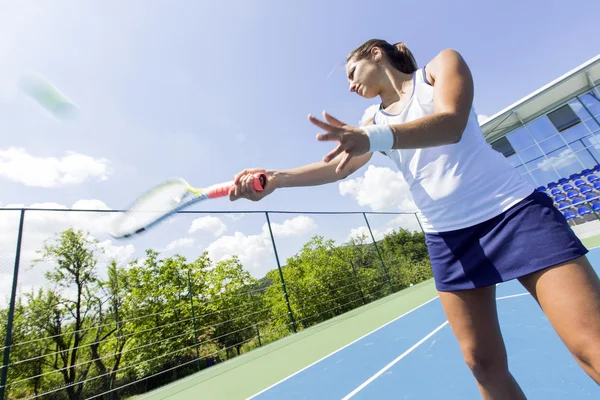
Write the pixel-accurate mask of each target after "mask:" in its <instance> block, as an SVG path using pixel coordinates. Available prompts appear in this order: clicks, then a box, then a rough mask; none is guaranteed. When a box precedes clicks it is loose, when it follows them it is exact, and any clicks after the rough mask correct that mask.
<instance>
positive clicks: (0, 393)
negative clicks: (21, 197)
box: [0, 209, 25, 400]
mask: <svg viewBox="0 0 600 400" xmlns="http://www.w3.org/2000/svg"><path fill="white" fill-rule="evenodd" d="M24 220H25V210H24V209H21V216H20V219H19V232H18V234H17V250H16V254H15V268H14V271H13V281H12V291H11V293H10V306H9V309H8V321H7V323H6V339H5V340H4V358H3V360H2V375H1V376H2V377H1V378H0V400H4V394H5V393H6V380H7V378H8V361H9V359H10V346H11V344H12V325H13V320H14V316H15V301H16V298H17V280H18V278H19V263H20V262H21V242H22V239H23V222H24Z"/></svg>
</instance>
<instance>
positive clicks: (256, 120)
mask: <svg viewBox="0 0 600 400" xmlns="http://www.w3.org/2000/svg"><path fill="white" fill-rule="evenodd" d="M598 15H600V4H598V3H597V2H592V1H588V2H586V3H585V4H580V5H579V6H577V7H569V6H568V5H566V4H565V3H564V2H561V3H559V2H557V1H547V0H546V1H541V0H539V1H530V2H517V1H512V0H511V1H502V2H490V1H487V2H481V1H474V0H473V1H466V0H464V1H453V2H448V1H429V2H427V3H422V2H398V1H371V2H357V1H327V2H323V3H320V2H316V1H303V2H294V3H290V2H276V1H254V0H247V1H238V0H235V1H228V2H217V1H212V2H206V1H205V2H192V1H177V2H168V3H167V2H159V1H127V2H116V1H103V2H99V1H96V2H91V1H89V2H76V1H56V2H52V3H48V2H42V3H39V2H3V3H2V4H1V5H0V26H2V27H3V29H2V35H1V38H0V58H1V59H2V63H0V135H1V136H0V137H1V141H0V185H1V187H2V190H1V191H0V205H2V206H7V205H25V206H31V205H33V204H41V203H42V204H46V205H47V206H56V205H59V206H64V207H67V208H70V207H72V206H74V205H76V206H79V207H83V206H86V207H89V206H99V207H108V208H122V207H125V206H126V205H127V204H128V203H129V202H130V201H131V200H132V199H133V198H134V197H135V196H137V195H138V194H139V193H140V192H141V191H144V190H146V189H147V188H148V187H150V186H152V185H154V184H156V183H158V182H160V181H162V180H164V179H166V178H170V177H173V176H182V177H184V178H186V179H188V180H189V181H190V182H191V183H192V184H194V185H198V186H202V185H205V184H212V183H214V182H219V181H222V180H229V179H231V178H232V177H233V175H234V174H235V173H236V172H238V171H239V170H241V169H243V168H246V167H254V166H257V167H264V168H290V167H295V166H299V165H302V164H305V163H308V162H313V161H315V160H319V159H320V158H321V157H322V156H323V155H324V154H326V153H327V152H328V151H329V150H330V146H329V145H327V144H322V143H317V141H316V140H315V135H316V133H317V130H316V129H315V127H314V126H313V125H311V124H310V123H309V122H308V121H307V119H306V116H307V115H308V114H309V113H313V114H317V115H320V113H321V111H322V110H324V109H325V110H327V111H329V112H330V113H331V114H333V115H334V116H336V117H338V118H339V119H341V120H343V121H348V122H350V123H356V122H357V121H358V120H359V119H360V118H361V116H362V113H363V110H364V109H365V108H366V107H367V106H369V105H371V104H372V103H374V101H366V100H364V99H362V98H360V97H358V96H356V95H355V94H352V93H350V92H349V91H348V85H347V82H346V78H345V73H344V69H343V62H344V60H345V57H346V55H347V54H348V52H350V51H351V50H352V49H353V48H355V47H356V46H358V45H359V44H361V43H362V42H363V41H365V40H367V39H370V38H374V37H376V38H383V39H387V40H388V41H390V42H396V41H404V42H406V43H407V44H408V46H409V47H410V48H411V50H412V51H413V52H414V54H415V56H416V58H417V61H418V63H419V65H420V66H422V65H424V64H425V63H426V62H428V61H429V60H430V59H431V58H433V57H434V56H435V55H436V54H437V53H438V52H439V51H441V50H443V49H445V48H454V49H456V50H458V51H459V52H461V53H462V55H463V56H464V57H465V59H466V60H467V62H468V64H469V65H470V67H471V70H472V72H473V76H474V79H475V87H476V93H475V108H476V110H477V112H478V113H479V114H483V115H492V114H494V113H495V112H497V111H499V110H500V109H502V108H504V107H506V106H507V105H509V104H511V103H513V102H515V101H517V100H518V99H520V98H522V97H523V96H525V95H527V94H529V93H530V92H531V91H533V90H536V89H537V88H539V87H540V86H542V85H544V84H546V83H548V82H549V81H551V80H553V79H555V78H557V77H558V76H560V75H562V74H564V73H565V72H567V71H568V70H570V69H572V68H574V67H576V66H578V65H580V64H581V63H583V62H585V61H586V60H588V59H590V58H591V57H593V56H595V55H597V53H598V47H597V46H596V45H595V43H596V42H597V41H596V40H594V39H595V38H596V37H597V32H598ZM335 67H338V68H337V69H335V70H334V72H333V73H331V71H332V70H333V69H334V68H335ZM31 70H33V71H37V72H39V73H41V74H43V75H44V76H46V77H47V78H48V79H50V80H51V81H52V82H53V83H54V84H55V85H56V86H57V87H58V88H60V89H61V90H62V91H63V92H64V93H65V94H66V95H67V96H69V97H70V98H71V99H73V101H74V102H75V103H76V104H77V106H78V107H79V109H80V114H79V116H78V117H77V118H76V119H73V120H69V121H62V122H61V121H59V120H57V119H56V118H54V117H52V116H51V115H49V114H48V113H47V112H46V111H45V110H43V109H42V108H41V107H39V105H38V104H36V103H34V102H33V101H31V99H29V98H28V97H27V96H26V95H25V94H24V93H23V92H21V91H19V88H18V79H19V77H20V76H21V74H23V73H24V72H26V71H31ZM330 73H331V75H330ZM277 147H280V148H281V149H283V150H281V151H276V150H275V149H276V148H277ZM371 165H372V166H371V167H368V168H363V169H362V170H360V171H358V172H357V173H356V174H355V175H354V176H352V177H350V178H349V179H348V180H347V181H345V182H342V183H339V184H332V185H328V186H323V187H317V188H302V189H288V190H282V191H279V192H276V193H275V194H273V195H272V196H270V197H269V198H267V199H265V200H264V201H262V202H260V203H251V202H247V201H238V202H235V203H230V202H228V201H227V200H218V201H215V202H213V203H211V204H203V205H202V207H201V208H202V209H206V207H208V208H210V209H218V210H226V211H230V210H231V211H237V210H262V209H271V210H313V211H314V210H320V211H325V210H334V211H371V210H378V211H380V210H389V211H398V210H399V208H402V207H405V206H407V205H409V204H410V200H409V199H408V198H407V193H406V187H405V186H404V185H403V181H402V179H401V177H400V176H399V175H398V174H396V172H395V170H393V167H394V166H393V164H392V163H391V162H390V161H388V160H386V159H385V158H384V157H382V156H376V157H374V158H373V161H372V163H371ZM76 167H82V168H83V169H81V170H79V172H77V171H75V168H76ZM211 169H212V172H209V170H211ZM37 172H41V173H42V175H41V176H42V177H41V178H39V177H35V176H34V173H37ZM382 183H386V185H383V184H382ZM82 201H83V202H82ZM216 217H219V218H220V220H218V221H217V220H216V219H205V220H203V222H202V224H200V225H197V226H202V228H198V229H197V230H196V231H194V232H193V233H191V234H190V233H189V231H190V230H191V229H190V227H191V225H190V224H191V220H190V221H185V223H184V221H183V220H180V221H175V222H173V223H172V224H169V225H167V226H165V227H162V228H160V229H159V230H158V231H157V232H156V233H154V234H152V235H148V237H145V238H142V239H137V240H136V241H130V242H127V243H108V242H107V246H109V245H110V246H113V247H111V248H116V249H117V250H118V249H120V250H119V251H122V252H124V254H127V255H130V253H132V254H138V253H139V252H141V251H142V250H143V248H144V246H145V245H146V244H148V245H150V244H151V243H153V242H152V241H153V240H156V241H157V242H161V243H162V242H164V243H162V244H160V246H167V245H168V244H170V243H173V241H176V240H179V241H180V243H181V244H182V246H184V245H185V246H188V247H187V250H186V251H190V254H198V251H199V249H202V248H206V246H209V245H210V244H211V243H213V242H214V241H215V240H220V244H219V245H220V246H222V248H223V249H224V250H222V252H223V253H226V252H227V249H229V250H231V249H235V246H238V245H239V244H240V243H243V242H244V240H246V241H247V242H248V240H249V242H248V243H253V242H252V240H253V239H252V238H253V237H255V236H257V237H259V239H256V238H255V239H256V240H259V241H260V240H262V239H261V238H260V235H261V230H262V224H263V222H264V220H260V221H259V220H257V219H256V218H258V217H256V218H255V217H252V218H255V220H254V221H250V220H251V219H252V218H250V217H248V218H242V219H235V220H234V218H232V217H226V216H216ZM294 217H295V215H291V216H281V218H280V217H279V216H278V217H277V218H275V217H274V219H277V221H278V223H280V224H281V229H282V231H281V232H283V233H281V237H282V238H284V237H285V238H287V239H286V240H287V242H286V243H289V245H283V246H284V248H285V249H284V250H282V251H283V253H284V254H286V255H289V254H292V253H293V252H294V251H295V250H297V249H298V247H299V246H300V244H301V243H302V242H303V241H304V240H305V239H307V238H308V237H310V235H311V234H313V233H321V234H325V235H326V236H331V237H335V238H336V239H339V240H342V239H345V238H346V237H347V236H348V235H349V233H350V231H351V229H357V228H358V227H359V226H361V224H362V222H361V220H360V218H358V217H357V220H356V222H354V221H349V220H348V219H343V218H341V219H339V221H341V222H339V223H338V222H329V220H328V219H326V218H324V217H323V218H320V217H310V218H311V219H310V220H309V219H296V220H293V218H294ZM4 220H5V221H7V219H6V218H5V219H4ZM286 220H289V221H291V222H288V223H287V224H288V225H285V223H286V222H285V221H286ZM391 220H393V218H392V217H390V218H389V219H387V220H385V221H384V220H381V221H379V222H378V224H379V225H378V226H376V228H377V229H378V230H379V231H380V232H384V231H385V230H386V229H389V228H390V227H395V226H397V225H398V223H397V222H394V223H390V221H391ZM69 221H70V220H69ZM63 222H65V221H63ZM71 222H72V221H71ZM13 223H14V221H12V222H10V223H9V222H5V223H4V224H5V225H6V224H9V225H10V224H13ZM65 223H66V222H65ZM220 223H222V224H224V225H225V226H226V228H225V229H226V230H225V231H223V228H222V225H221V224H220ZM313 223H314V225H313ZM294 224H295V225H294ZM394 224H396V225H394ZM402 224H405V225H406V226H414V220H411V221H410V222H402ZM363 225H364V224H363ZM40 226H45V227H46V228H48V231H46V230H44V231H43V232H41V233H40V234H39V235H40V237H43V236H44V235H45V234H46V233H48V232H50V231H52V229H53V227H54V228H56V227H58V226H59V225H57V224H54V223H50V222H47V221H45V220H44V218H43V217H40ZM98 226H100V225H98V224H95V225H94V226H93V228H94V229H96V230H97V231H98V232H96V233H97V235H98V236H99V237H100V238H101V240H106V238H105V237H104V236H102V232H101V231H100V230H99V228H98ZM9 228H10V227H6V229H7V230H8V231H11V229H9ZM31 229H32V230H33V229H34V228H33V227H32V228H31ZM40 229H41V228H40ZM286 229H288V231H289V232H292V233H288V236H285V235H286V233H285V232H288V231H286ZM311 229H312V230H311ZM361 229H362V228H361ZM236 231H237V232H239V233H240V234H241V235H243V237H239V236H238V237H237V239H236V235H235V232H236ZM215 233H220V234H219V235H215ZM194 234H196V235H198V236H193V235H194ZM190 235H192V236H190ZM202 235H203V236H202ZM3 237H5V238H6V239H5V240H4V242H3V243H4V244H3V245H2V246H3V247H5V248H6V249H12V247H13V242H12V240H13V239H12V236H11V234H9V233H7V234H5V235H4V236H3ZM249 238H250V239H249ZM282 240H283V239H282ZM260 243H262V242H260ZM31 246H35V244H34V243H32V244H31ZM126 246H130V247H129V249H130V251H129V252H128V251H126V250H123V249H124V248H125V247H126ZM157 246H158V245H157ZM174 246H175V245H174ZM286 246H287V247H286ZM259 247H260V246H259ZM132 249H133V250H132ZM11 251H12V250H11ZM115 251H116V250H115ZM265 251H266V250H265ZM11 257H12V255H11ZM248 257H250V258H251V257H252V256H248ZM268 257H272V255H270V256H268ZM250 258H248V259H250ZM9 260H10V257H8V258H7V261H6V263H4V264H5V265H2V264H3V263H0V270H6V271H7V272H8V271H9V269H10V262H9ZM270 267H272V266H270ZM267 269H270V268H267ZM256 271H257V272H256V273H257V274H259V275H260V273H263V272H264V269H261V268H258V270H256Z"/></svg>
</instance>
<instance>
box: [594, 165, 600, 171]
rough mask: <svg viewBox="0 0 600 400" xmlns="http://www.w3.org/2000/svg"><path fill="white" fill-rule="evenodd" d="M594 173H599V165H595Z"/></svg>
mask: <svg viewBox="0 0 600 400" xmlns="http://www.w3.org/2000/svg"><path fill="white" fill-rule="evenodd" d="M594 171H596V172H599V171H600V164H596V166H595V167H594Z"/></svg>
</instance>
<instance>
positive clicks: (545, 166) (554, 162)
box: [537, 149, 577, 171]
mask: <svg viewBox="0 0 600 400" xmlns="http://www.w3.org/2000/svg"><path fill="white" fill-rule="evenodd" d="M574 163H577V156H575V153H573V150H571V149H566V150H563V151H561V152H560V154H559V155H558V156H553V157H549V158H545V159H544V160H543V161H541V162H539V163H538V164H537V166H538V168H539V169H541V170H542V171H552V169H553V168H556V169H561V168H565V167H568V166H569V165H571V164H574Z"/></svg>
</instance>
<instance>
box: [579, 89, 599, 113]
mask: <svg viewBox="0 0 600 400" xmlns="http://www.w3.org/2000/svg"><path fill="white" fill-rule="evenodd" d="M579 99H580V100H581V101H582V102H583V104H585V106H586V107H587V109H588V110H589V112H591V113H592V114H593V115H600V99H598V96H596V94H595V93H594V92H593V91H592V92H589V93H586V94H584V95H583V96H579Z"/></svg>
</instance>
